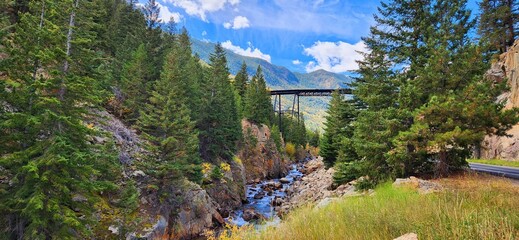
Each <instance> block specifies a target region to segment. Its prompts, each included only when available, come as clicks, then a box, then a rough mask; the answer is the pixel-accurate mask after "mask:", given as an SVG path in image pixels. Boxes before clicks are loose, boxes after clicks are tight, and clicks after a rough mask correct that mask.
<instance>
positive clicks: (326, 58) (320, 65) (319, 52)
mask: <svg viewBox="0 0 519 240" xmlns="http://www.w3.org/2000/svg"><path fill="white" fill-rule="evenodd" d="M357 51H361V52H365V51H367V50H366V45H365V44H364V42H363V41H359V42H358V43H356V44H353V45H352V44H349V43H346V42H342V41H339V42H321V41H318V42H316V43H314V45H313V46H311V47H309V48H305V49H304V52H303V53H304V54H305V55H307V56H311V57H313V58H314V59H315V61H310V62H308V64H307V65H306V71H307V72H313V71H315V70H319V69H323V70H326V71H330V72H335V73H341V72H346V71H349V70H356V69H358V67H359V66H358V64H357V63H356V62H355V61H356V60H361V59H362V55H361V54H359V53H358V52H357Z"/></svg>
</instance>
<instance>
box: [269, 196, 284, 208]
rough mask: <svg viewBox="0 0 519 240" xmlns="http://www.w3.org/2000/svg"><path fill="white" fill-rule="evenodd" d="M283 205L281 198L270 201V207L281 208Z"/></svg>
mask: <svg viewBox="0 0 519 240" xmlns="http://www.w3.org/2000/svg"><path fill="white" fill-rule="evenodd" d="M283 203H285V200H284V199H283V198H281V197H275V198H274V199H273V200H272V206H275V207H278V206H281V205H283Z"/></svg>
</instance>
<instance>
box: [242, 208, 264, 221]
mask: <svg viewBox="0 0 519 240" xmlns="http://www.w3.org/2000/svg"><path fill="white" fill-rule="evenodd" d="M242 217H243V220H245V221H247V222H249V221H258V220H265V219H266V218H265V216H263V215H261V214H260V213H258V212H256V210H254V209H252V208H247V209H245V210H243V216H242Z"/></svg>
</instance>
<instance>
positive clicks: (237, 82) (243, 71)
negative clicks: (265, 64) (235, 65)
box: [234, 61, 259, 99]
mask: <svg viewBox="0 0 519 240" xmlns="http://www.w3.org/2000/svg"><path fill="white" fill-rule="evenodd" d="M258 67H259V66H258ZM248 81H249V75H248V74H247V64H245V61H243V62H242V64H241V67H240V71H238V73H236V76H235V77H234V89H236V91H238V94H239V95H240V97H241V99H244V98H245V92H246V89H247V82H248Z"/></svg>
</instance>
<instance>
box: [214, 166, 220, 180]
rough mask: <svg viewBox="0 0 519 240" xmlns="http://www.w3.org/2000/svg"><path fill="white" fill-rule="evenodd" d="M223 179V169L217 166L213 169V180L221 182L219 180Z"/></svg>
mask: <svg viewBox="0 0 519 240" xmlns="http://www.w3.org/2000/svg"><path fill="white" fill-rule="evenodd" d="M222 177H223V173H222V169H220V167H219V166H215V167H214V168H213V171H212V172H211V178H212V179H215V180H219V179H222Z"/></svg>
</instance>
